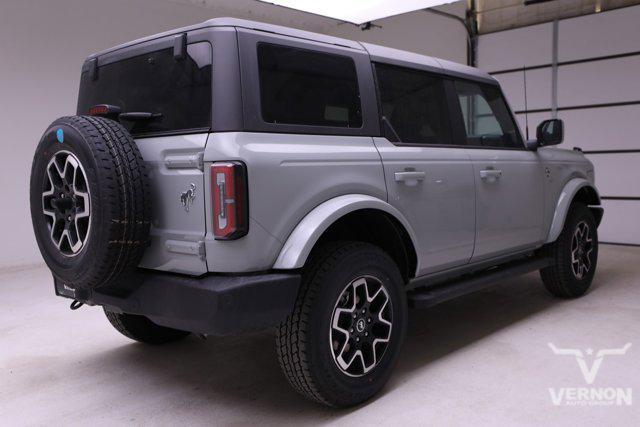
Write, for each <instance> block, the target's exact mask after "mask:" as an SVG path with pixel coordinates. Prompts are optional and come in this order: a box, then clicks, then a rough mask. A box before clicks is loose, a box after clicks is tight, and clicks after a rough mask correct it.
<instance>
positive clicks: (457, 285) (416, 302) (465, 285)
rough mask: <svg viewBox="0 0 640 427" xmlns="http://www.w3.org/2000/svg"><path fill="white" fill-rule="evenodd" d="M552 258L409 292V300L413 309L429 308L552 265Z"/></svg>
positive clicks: (513, 263) (507, 266)
mask: <svg viewBox="0 0 640 427" xmlns="http://www.w3.org/2000/svg"><path fill="white" fill-rule="evenodd" d="M552 262H553V260H552V259H551V258H533V259H526V260H519V261H512V262H510V263H507V264H504V265H501V266H497V267H494V268H491V269H489V270H486V271H484V272H481V273H477V274H474V275H470V276H468V277H464V276H463V277H462V278H461V279H459V280H455V281H451V282H448V283H444V284H441V285H437V286H433V287H427V288H418V289H414V290H412V291H409V293H408V294H407V298H408V300H409V306H410V307H412V308H429V307H433V306H434V305H436V304H439V303H441V302H444V301H448V300H450V299H454V298H457V297H460V296H463V295H467V294H471V293H473V292H477V291H480V290H483V289H486V288H489V287H491V286H494V285H498V284H499V282H500V281H501V280H503V279H506V278H509V277H513V276H519V275H522V274H526V273H530V272H532V271H536V270H539V269H541V268H544V267H548V266H549V265H551V264H552Z"/></svg>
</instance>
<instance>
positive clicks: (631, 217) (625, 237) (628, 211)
mask: <svg viewBox="0 0 640 427" xmlns="http://www.w3.org/2000/svg"><path fill="white" fill-rule="evenodd" d="M602 206H603V207H604V216H603V217H602V224H600V227H599V228H598V238H599V239H600V241H601V242H609V243H626V244H632V245H637V244H640V226H638V218H640V202H638V201H633V200H603V202H602Z"/></svg>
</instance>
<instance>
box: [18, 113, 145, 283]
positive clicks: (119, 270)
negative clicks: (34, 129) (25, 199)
mask: <svg viewBox="0 0 640 427" xmlns="http://www.w3.org/2000/svg"><path fill="white" fill-rule="evenodd" d="M67 153H70V154H71V155H72V156H71V157H73V158H75V159H76V160H77V161H78V162H79V163H80V164H81V166H82V168H83V172H84V174H85V175H86V186H87V187H88V193H89V196H88V200H89V201H90V204H89V206H90V209H89V212H90V217H89V220H88V224H89V225H88V227H87V226H85V230H88V231H86V233H85V235H86V236H87V238H86V242H85V243H84V244H83V245H82V248H81V249H80V250H79V251H78V253H75V254H71V255H69V254H68V253H67V254H65V253H64V252H63V250H62V249H60V248H63V249H64V248H65V247H66V246H70V242H71V241H70V240H69V241H68V243H69V244H65V242H64V239H58V241H57V244H56V241H55V238H54V237H52V235H51V227H52V226H51V221H53V224H58V226H59V227H60V228H59V229H64V230H66V227H67V223H64V221H62V222H60V223H57V222H56V221H58V219H55V220H51V219H50V218H51V216H52V215H49V217H47V216H46V215H45V214H44V213H43V210H44V209H45V206H44V205H45V202H44V201H43V200H44V199H45V198H44V196H43V192H44V191H49V190H47V189H48V188H51V187H52V185H51V182H52V180H51V178H49V177H48V175H47V168H50V169H51V168H52V164H51V163H50V161H51V160H52V159H65V156H68V157H69V154H67ZM61 161H64V160H61ZM66 164H67V163H65V166H66ZM60 175H61V176H62V174H60ZM56 179H58V178H56ZM74 179H75V178H74ZM63 187H64V185H63V186H62V187H60V188H62V189H61V190H60V189H58V187H56V194H59V197H63V196H64V194H63V193H62V192H60V193H58V191H59V190H60V191H67V192H69V193H68V194H67V196H66V197H67V199H66V200H69V198H70V197H71V198H73V200H74V205H73V207H72V208H68V209H70V210H67V212H69V211H72V212H75V210H76V209H80V207H77V206H76V202H77V203H78V204H79V205H80V204H82V205H84V202H82V200H80V201H78V200H76V198H75V196H74V194H75V193H74V192H75V190H74V189H73V188H75V187H76V182H75V181H74V182H73V185H67V186H66V190H65V189H64V188H63ZM71 187H73V188H72V189H71V190H70V188H71ZM47 197H48V198H51V197H54V196H47ZM55 197H58V196H55ZM47 200H48V201H47V202H46V203H47V204H50V205H51V206H54V207H55V208H56V209H57V206H60V205H61V203H60V199H56V200H55V201H54V200H53V199H47ZM30 201H31V219H32V222H33V228H34V231H35V236H36V240H37V242H38V247H39V248H40V252H41V253H42V256H43V258H44V260H45V262H46V263H47V265H48V266H49V269H50V270H51V271H52V273H53V275H54V276H55V277H56V278H57V279H58V280H59V281H61V282H62V283H64V284H65V285H67V286H69V287H73V288H76V289H94V288H102V287H115V286H117V285H118V284H119V283H120V282H121V279H122V278H123V277H126V276H127V275H128V274H129V273H130V272H132V271H133V270H134V269H135V268H136V267H137V265H138V263H139V262H140V259H141V257H142V254H143V252H144V250H145V249H146V248H147V246H148V245H149V227H150V215H151V200H150V195H149V183H148V177H147V171H146V167H145V163H144V161H143V159H142V156H141V154H140V151H139V150H138V147H137V146H136V144H135V142H134V140H133V138H132V137H131V135H129V133H128V132H127V130H126V129H125V128H124V127H123V126H122V125H120V124H119V123H117V122H115V121H113V120H109V119H106V118H101V117H90V116H71V117H62V118H60V119H58V120H56V121H54V122H53V123H52V124H51V126H49V128H48V129H47V130H46V132H45V133H44V135H43V136H42V139H41V140H40V143H39V144H38V147H37V149H36V153H35V156H34V159H33V164H32V170H31V188H30ZM81 202H82V203H81ZM51 206H47V209H52V208H51ZM65 206H66V205H65ZM54 210H55V209H54ZM55 213H56V215H58V212H57V210H56V211H55ZM56 218H58V217H57V216H56ZM64 218H72V216H68V217H67V216H66V214H65V215H64ZM70 221H73V220H70ZM60 224H63V225H64V227H62V226H60ZM77 227H78V226H77V224H76V228H77ZM80 234H81V233H76V235H80ZM60 242H62V245H61V244H60ZM67 252H69V251H68V250H67Z"/></svg>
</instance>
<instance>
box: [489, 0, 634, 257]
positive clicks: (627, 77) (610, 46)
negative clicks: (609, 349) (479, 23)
mask: <svg viewBox="0 0 640 427" xmlns="http://www.w3.org/2000/svg"><path fill="white" fill-rule="evenodd" d="M639 21H640V6H633V7H625V8H622V9H617V10H613V11H608V12H603V13H598V14H593V15H588V16H581V17H576V18H570V19H565V20H560V21H559V23H558V58H557V60H558V62H559V64H560V65H559V67H558V74H557V85H558V86H557V89H558V90H557V98H556V101H557V106H558V107H559V108H560V109H561V110H560V111H558V117H559V118H561V119H563V120H564V121H565V143H564V148H572V147H575V146H578V147H581V148H582V149H583V150H584V151H585V152H587V153H586V155H587V157H588V158H589V159H590V160H591V161H592V162H593V163H594V166H595V172H596V185H597V186H598V189H599V190H600V194H601V196H603V206H604V208H605V214H604V218H603V222H602V225H601V226H600V229H599V238H600V240H601V241H604V242H611V243H627V244H640V225H638V218H639V217H640V190H639V188H640V187H639V185H638V184H640V173H639V172H638V171H639V170H640V168H639V165H640V136H639V134H638V123H639V122H640V103H639V102H640V81H639V80H638V76H639V75H640V55H638V54H637V52H638V50H639V46H640V25H638V22H639ZM552 35H553V24H552V23H546V24H539V25H535V26H530V27H524V28H520V29H515V30H508V31H501V32H496V33H492V34H487V35H483V36H481V37H480V40H479V52H478V56H479V65H480V67H481V68H484V69H485V70H487V71H489V72H499V71H504V70H515V71H510V72H508V73H499V74H496V75H495V77H496V78H497V79H498V80H499V81H500V82H501V83H502V84H503V87H504V89H505V93H506V94H507V97H508V98H509V99H510V101H511V103H512V106H513V107H514V109H515V110H525V109H528V110H532V109H550V108H551V107H552V105H553V102H552V92H551V91H552V89H551V88H552V69H551V67H543V68H538V69H534V70H527V71H526V100H527V105H526V108H525V84H524V82H525V72H524V71H522V70H521V69H522V68H523V67H532V66H538V65H545V64H551V62H552V52H553V47H552V46H553V45H552V40H553V36H552ZM634 52H635V54H633V53H634ZM620 54H633V55H630V56H625V57H617V58H616V57H613V58H608V59H601V60H594V61H587V62H580V63H571V64H565V65H563V64H562V63H563V62H565V61H576V60H585V59H590V58H596V57H603V56H611V55H620ZM621 102H631V103H635V104H633V105H619V106H602V104H611V103H621ZM599 105H600V106H599ZM562 107H588V108H579V109H567V110H562ZM550 117H551V113H550V112H549V111H545V112H537V113H533V114H528V115H526V116H525V114H518V121H519V123H520V125H521V126H522V127H523V128H524V125H525V122H526V119H527V118H528V123H529V135H530V137H533V136H534V135H535V127H536V125H537V124H538V123H539V122H540V121H542V120H543V119H546V118H550ZM612 150H613V151H620V150H634V151H635V152H631V153H630V152H615V153H610V151H612ZM599 151H607V153H602V152H599ZM620 197H624V198H627V199H625V200H617V199H616V198H620Z"/></svg>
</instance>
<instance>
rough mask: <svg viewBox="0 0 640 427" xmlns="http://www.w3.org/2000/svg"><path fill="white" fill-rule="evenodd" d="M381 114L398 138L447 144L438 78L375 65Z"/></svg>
mask: <svg viewBox="0 0 640 427" xmlns="http://www.w3.org/2000/svg"><path fill="white" fill-rule="evenodd" d="M376 77H377V81H378V89H379V93H380V104H381V106H382V114H383V115H384V117H385V118H386V119H387V120H388V121H389V123H391V126H392V127H393V130H394V131H395V132H396V134H397V135H398V137H399V138H400V141H402V142H406V143H410V144H451V126H450V125H449V115H448V114H447V112H448V109H447V107H448V106H447V98H446V95H445V89H444V82H443V80H442V78H440V77H438V76H434V75H431V74H428V73H425V72H422V71H419V70H413V69H410V68H403V67H396V66H393V65H384V64H376Z"/></svg>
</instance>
